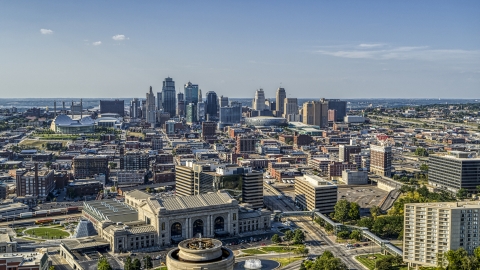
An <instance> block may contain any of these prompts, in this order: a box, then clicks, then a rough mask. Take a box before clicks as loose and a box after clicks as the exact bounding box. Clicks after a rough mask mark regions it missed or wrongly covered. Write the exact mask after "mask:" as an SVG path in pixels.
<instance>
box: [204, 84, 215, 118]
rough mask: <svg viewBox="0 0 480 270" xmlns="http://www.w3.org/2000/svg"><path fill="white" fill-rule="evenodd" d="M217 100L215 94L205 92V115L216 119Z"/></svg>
mask: <svg viewBox="0 0 480 270" xmlns="http://www.w3.org/2000/svg"><path fill="white" fill-rule="evenodd" d="M217 102H218V98H217V93H215V92H214V91H209V92H207V110H206V111H207V114H208V115H210V117H212V118H217V116H218V115H217V111H218V103H217Z"/></svg>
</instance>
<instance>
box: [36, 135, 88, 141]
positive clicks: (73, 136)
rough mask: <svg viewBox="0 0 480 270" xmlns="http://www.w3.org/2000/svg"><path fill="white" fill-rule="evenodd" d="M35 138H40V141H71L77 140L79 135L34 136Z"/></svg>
mask: <svg viewBox="0 0 480 270" xmlns="http://www.w3.org/2000/svg"><path fill="white" fill-rule="evenodd" d="M35 136H36V137H39V138H42V139H50V140H73V139H77V138H78V137H79V135H78V134H77V135H76V134H72V135H68V134H35Z"/></svg>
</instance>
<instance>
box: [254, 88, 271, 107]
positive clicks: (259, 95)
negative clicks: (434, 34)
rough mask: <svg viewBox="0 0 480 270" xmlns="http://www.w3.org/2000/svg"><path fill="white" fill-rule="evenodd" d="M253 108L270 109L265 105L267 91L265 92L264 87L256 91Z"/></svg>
mask: <svg viewBox="0 0 480 270" xmlns="http://www.w3.org/2000/svg"><path fill="white" fill-rule="evenodd" d="M252 105H253V108H252V109H253V110H255V111H263V110H268V109H267V108H266V106H265V93H264V92H263V89H261V88H260V89H258V90H257V91H256V92H255V98H254V99H253V103H252Z"/></svg>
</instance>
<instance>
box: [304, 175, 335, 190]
mask: <svg viewBox="0 0 480 270" xmlns="http://www.w3.org/2000/svg"><path fill="white" fill-rule="evenodd" d="M295 180H301V181H306V182H307V183H309V184H310V185H311V186H313V187H326V186H336V185H335V184H334V183H333V182H330V181H328V180H327V179H325V178H323V177H320V176H316V175H312V174H306V175H303V176H297V177H295Z"/></svg>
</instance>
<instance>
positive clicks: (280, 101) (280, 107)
mask: <svg viewBox="0 0 480 270" xmlns="http://www.w3.org/2000/svg"><path fill="white" fill-rule="evenodd" d="M286 97H287V93H286V92H285V89H284V88H278V89H277V97H276V98H277V99H276V105H277V108H276V111H277V116H282V115H283V114H284V113H285V98H286Z"/></svg>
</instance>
